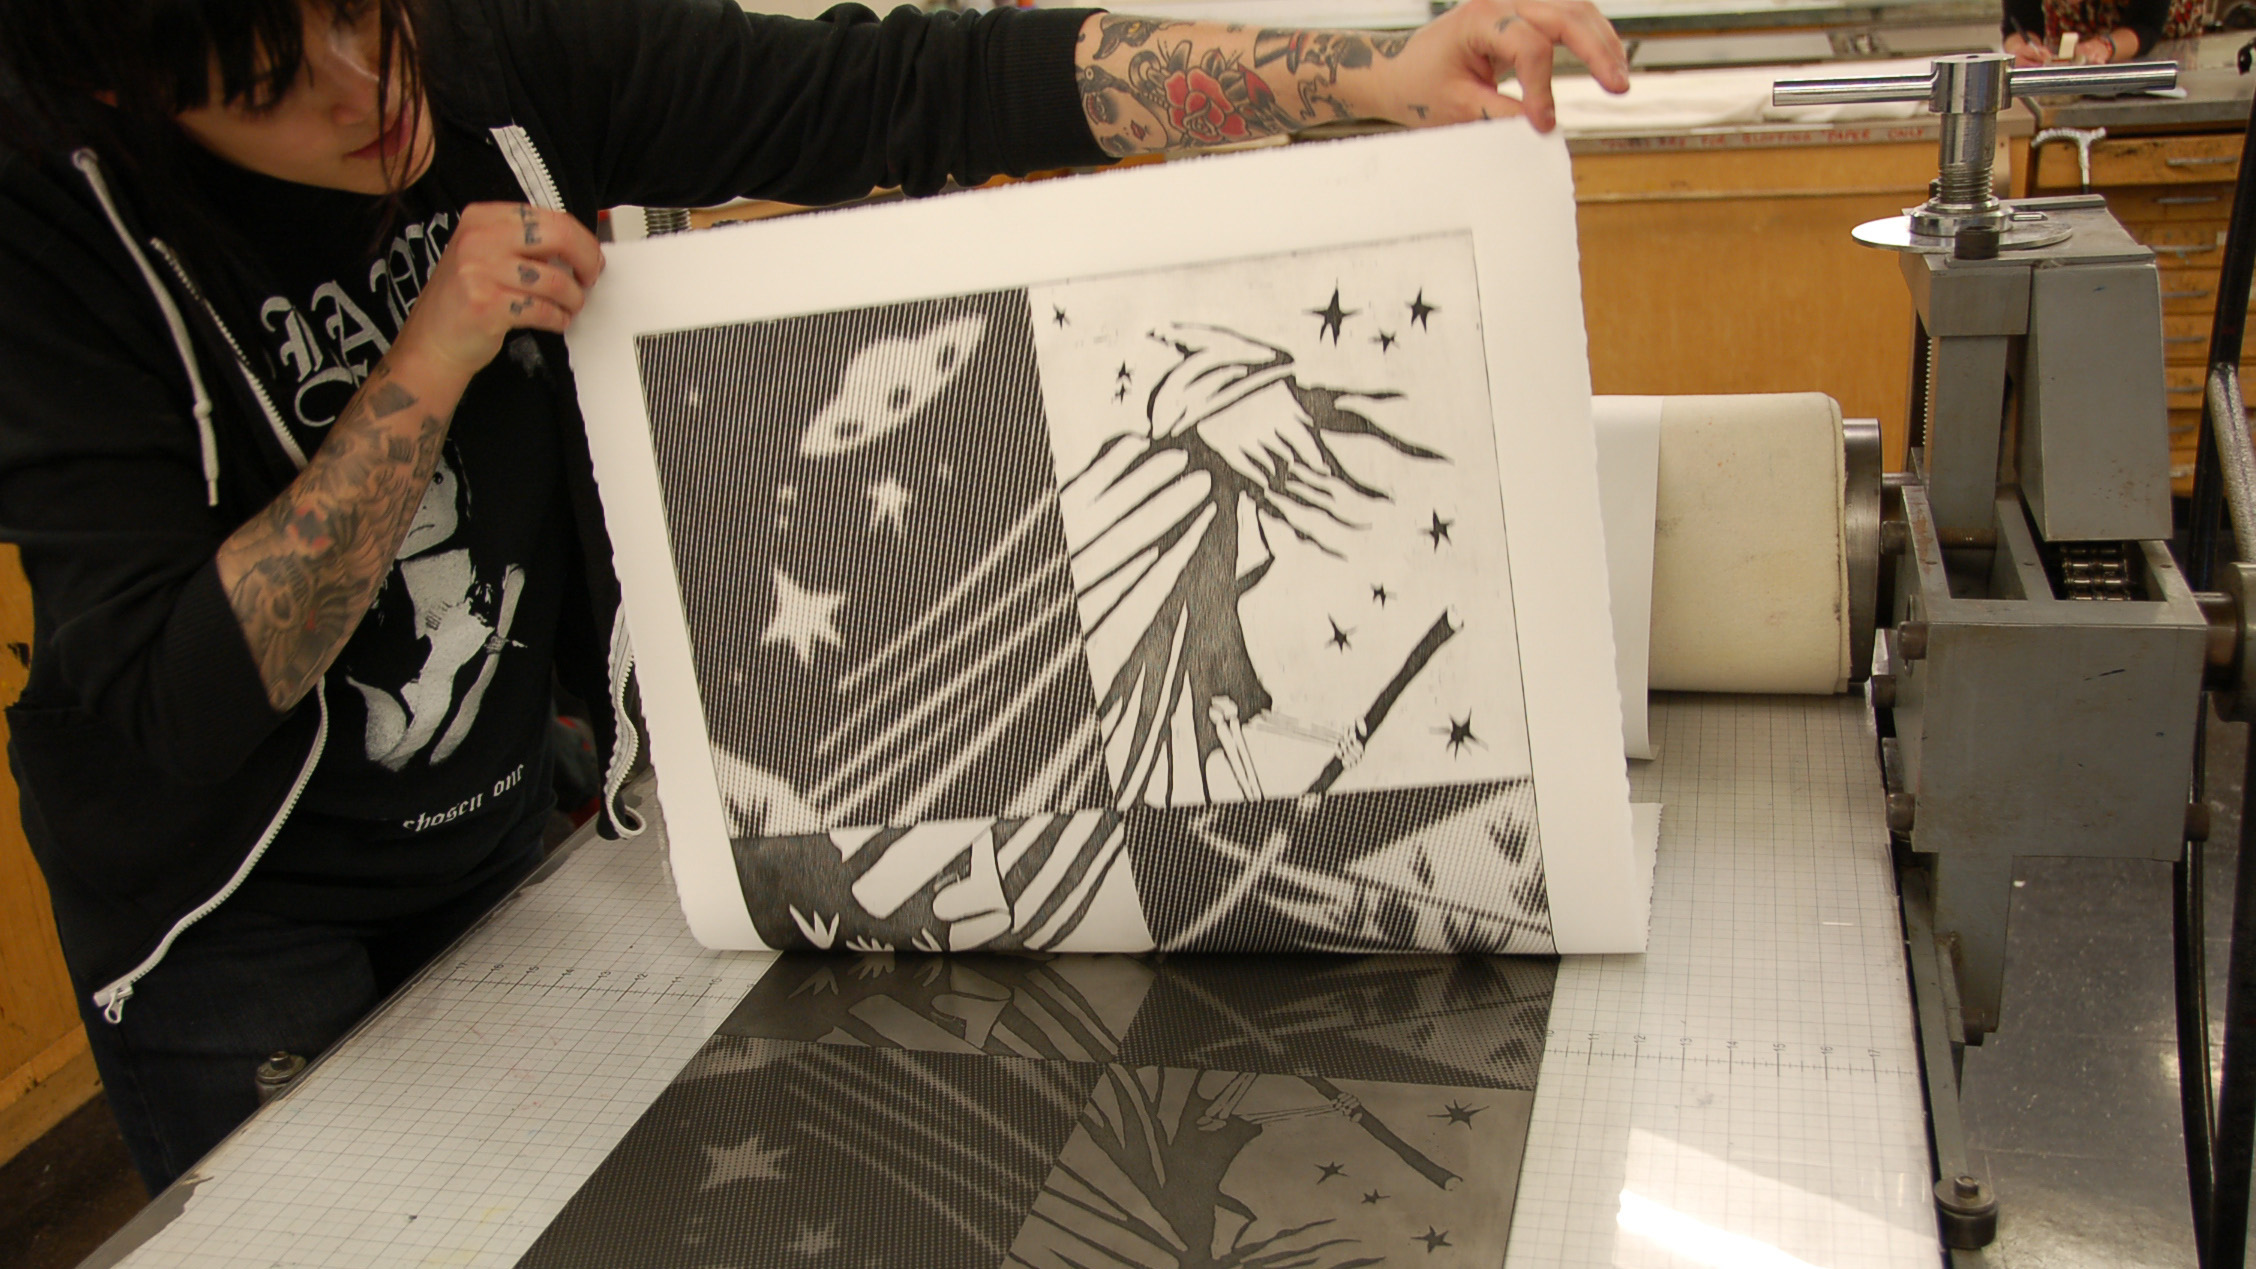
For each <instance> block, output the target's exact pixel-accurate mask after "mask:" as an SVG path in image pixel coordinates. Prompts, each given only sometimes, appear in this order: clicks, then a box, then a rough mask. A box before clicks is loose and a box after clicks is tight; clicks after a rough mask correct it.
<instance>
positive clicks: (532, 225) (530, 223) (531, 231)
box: [517, 207, 541, 247]
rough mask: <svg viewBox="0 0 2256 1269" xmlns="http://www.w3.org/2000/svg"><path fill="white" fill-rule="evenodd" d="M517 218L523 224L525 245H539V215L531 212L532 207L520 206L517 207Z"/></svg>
mask: <svg viewBox="0 0 2256 1269" xmlns="http://www.w3.org/2000/svg"><path fill="white" fill-rule="evenodd" d="M517 219H518V220H519V221H520V222H522V223H523V224H524V226H525V245H526V246H528V247H537V246H539V245H540V240H541V237H540V217H538V216H535V215H534V214H533V209H532V208H530V207H520V208H518V209H517Z"/></svg>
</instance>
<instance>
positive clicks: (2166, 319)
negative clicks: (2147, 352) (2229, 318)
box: [2162, 313, 2213, 366]
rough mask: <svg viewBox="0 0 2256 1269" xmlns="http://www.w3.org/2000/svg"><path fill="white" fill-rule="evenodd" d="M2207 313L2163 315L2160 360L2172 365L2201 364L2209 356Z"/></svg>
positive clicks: (2208, 321)
mask: <svg viewBox="0 0 2256 1269" xmlns="http://www.w3.org/2000/svg"><path fill="white" fill-rule="evenodd" d="M2211 320H2213V319H2212V317H2211V314H2209V313H2164V314H2163V315H2162V359H2163V360H2164V361H2167V362H2171V363H2173V364H2176V363H2188V362H2190V363H2191V364H2193V365H2196V366H2198V365H2201V364H2203V363H2204V362H2205V361H2206V360H2207V359H2208V356H2209V323H2210V322H2211Z"/></svg>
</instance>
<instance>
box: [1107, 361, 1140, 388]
mask: <svg viewBox="0 0 2256 1269" xmlns="http://www.w3.org/2000/svg"><path fill="white" fill-rule="evenodd" d="M1113 377H1114V378H1116V379H1119V380H1120V381H1121V382H1123V383H1126V382H1128V381H1130V380H1132V379H1134V378H1135V377H1136V376H1134V375H1132V374H1129V373H1128V363H1127V362H1125V361H1123V362H1121V363H1120V373H1119V374H1117V375H1115V376H1113Z"/></svg>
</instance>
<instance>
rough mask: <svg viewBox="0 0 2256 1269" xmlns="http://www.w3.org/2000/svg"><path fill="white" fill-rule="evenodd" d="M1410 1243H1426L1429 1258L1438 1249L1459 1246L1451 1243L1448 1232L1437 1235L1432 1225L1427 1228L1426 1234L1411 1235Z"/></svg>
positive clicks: (1443, 1231) (1444, 1231)
mask: <svg viewBox="0 0 2256 1269" xmlns="http://www.w3.org/2000/svg"><path fill="white" fill-rule="evenodd" d="M1410 1241H1411V1242H1414V1243H1424V1244H1425V1245H1426V1254H1427V1255H1429V1256H1430V1255H1432V1254H1434V1249H1435V1248H1437V1247H1454V1246H1456V1245H1457V1244H1455V1243H1453V1242H1451V1241H1449V1231H1448V1230H1446V1229H1445V1230H1442V1231H1440V1232H1438V1233H1436V1232H1435V1231H1434V1227H1433V1226H1431V1225H1428V1226H1426V1232H1425V1233H1423V1234H1412V1235H1410Z"/></svg>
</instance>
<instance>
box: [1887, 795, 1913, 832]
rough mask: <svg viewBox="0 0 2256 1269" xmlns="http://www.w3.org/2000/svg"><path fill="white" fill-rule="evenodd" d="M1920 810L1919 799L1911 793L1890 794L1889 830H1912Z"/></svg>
mask: <svg viewBox="0 0 2256 1269" xmlns="http://www.w3.org/2000/svg"><path fill="white" fill-rule="evenodd" d="M1918 811H1919V800H1918V799H1917V798H1914V797H1912V796H1911V795H1910V794H1909V793H1891V794H1889V795H1888V831H1890V832H1893V833H1908V832H1910V831H1911V825H1912V821H1913V820H1914V819H1916V818H1917V817H1918Z"/></svg>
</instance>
